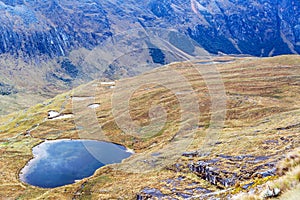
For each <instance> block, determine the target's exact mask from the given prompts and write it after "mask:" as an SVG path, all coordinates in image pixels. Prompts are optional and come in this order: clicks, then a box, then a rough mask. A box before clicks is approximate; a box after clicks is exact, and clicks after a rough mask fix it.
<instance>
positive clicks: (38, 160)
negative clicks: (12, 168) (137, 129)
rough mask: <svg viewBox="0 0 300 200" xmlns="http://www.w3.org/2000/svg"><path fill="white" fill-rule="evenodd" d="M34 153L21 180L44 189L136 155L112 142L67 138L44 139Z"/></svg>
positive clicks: (72, 180) (64, 183)
mask: <svg viewBox="0 0 300 200" xmlns="http://www.w3.org/2000/svg"><path fill="white" fill-rule="evenodd" d="M32 152H33V155H34V158H33V159H32V160H30V161H29V162H28V164H27V165H26V166H25V167H24V168H23V169H22V170H21V172H20V179H21V181H23V182H26V183H28V184H30V185H34V186H38V187H42V188H54V187H58V186H63V185H67V184H71V183H74V182H75V181H76V180H80V179H83V178H85V177H89V176H91V175H93V173H94V172H95V171H96V170H97V169H98V168H100V167H102V166H104V165H107V164H112V163H119V162H121V161H122V160H123V159H125V158H127V157H129V156H130V155H131V154H132V152H129V151H128V150H127V149H126V148H125V147H124V146H121V145H117V144H113V143H109V142H101V141H94V140H65V139H64V140H54V141H46V142H43V143H41V144H40V145H38V146H36V147H34V148H33V149H32Z"/></svg>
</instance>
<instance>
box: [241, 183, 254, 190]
mask: <svg viewBox="0 0 300 200" xmlns="http://www.w3.org/2000/svg"><path fill="white" fill-rule="evenodd" d="M253 184H254V183H253V182H251V183H248V184H246V185H243V186H242V188H243V189H244V190H247V189H248V188H249V187H251V186H252V185H253Z"/></svg>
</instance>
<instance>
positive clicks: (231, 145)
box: [0, 56, 300, 199]
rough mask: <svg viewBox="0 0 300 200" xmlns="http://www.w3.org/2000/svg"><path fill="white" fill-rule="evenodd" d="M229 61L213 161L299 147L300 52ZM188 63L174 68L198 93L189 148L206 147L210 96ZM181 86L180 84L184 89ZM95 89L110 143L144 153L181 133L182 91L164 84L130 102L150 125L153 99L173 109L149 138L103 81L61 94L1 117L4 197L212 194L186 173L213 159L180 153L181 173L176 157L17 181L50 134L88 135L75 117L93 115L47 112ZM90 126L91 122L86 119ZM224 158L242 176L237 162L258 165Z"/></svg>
mask: <svg viewBox="0 0 300 200" xmlns="http://www.w3.org/2000/svg"><path fill="white" fill-rule="evenodd" d="M224 59H227V60H232V62H228V63H223V64H217V68H218V70H219V71H220V73H221V75H222V78H223V81H224V84H225V88H226V93H227V96H228V97H227V98H228V102H227V115H226V122H225V127H224V128H223V130H222V131H221V132H220V133H219V138H218V139H217V141H216V142H218V143H216V145H214V146H213V149H212V153H211V155H210V156H209V158H214V157H217V155H219V154H224V155H230V156H235V155H245V154H251V155H254V156H264V155H271V159H272V160H276V159H278V158H280V157H282V156H284V155H285V154H286V153H288V152H290V151H292V150H293V149H294V148H296V147H299V142H300V135H299V128H300V127H299V123H300V121H299V117H300V102H299V101H300V92H299V91H300V76H299V75H300V57H299V56H280V57H274V58H264V59H256V58H224ZM190 66H191V65H190V64H189V63H177V64H171V65H170V66H169V67H171V69H173V70H177V71H178V72H180V73H182V74H183V75H184V76H185V78H186V79H188V80H189V82H190V83H191V85H192V87H193V90H194V91H197V95H198V98H199V107H200V113H201V116H200V121H199V124H198V125H199V128H198V129H197V131H196V134H195V139H194V142H193V144H192V145H191V146H190V149H188V151H193V150H197V149H199V148H201V146H202V144H203V141H205V140H203V138H204V137H205V129H206V128H207V127H208V126H209V125H210V124H209V116H210V109H209V106H210V104H211V101H210V98H209V94H208V89H207V87H206V84H205V82H204V81H203V79H202V77H201V75H199V73H198V72H197V70H195V68H194V67H190ZM199 66H200V67H204V65H199ZM157 70H158V71H153V72H154V73H157V72H162V71H164V70H167V68H160V69H157ZM153 72H150V73H153ZM180 85H181V84H180V83H178V87H180ZM97 86H99V87H97ZM95 87H96V88H97V90H96V98H95V101H94V102H96V103H100V104H101V106H100V107H99V108H97V109H96V115H97V120H98V122H99V124H101V126H102V129H103V131H104V134H105V135H106V137H107V140H110V141H113V142H117V143H121V144H124V145H126V146H128V147H130V148H133V149H134V150H135V151H136V152H138V153H143V152H146V151H150V152H151V151H155V150H156V149H159V148H162V147H164V146H165V145H167V144H168V143H169V139H170V138H172V136H174V133H175V132H176V131H177V130H178V128H179V124H178V121H179V111H180V107H179V105H178V101H177V99H176V96H175V95H174V94H172V92H171V91H168V90H167V89H166V88H163V87H159V86H155V85H146V86H142V87H141V88H140V89H139V90H137V91H136V92H135V93H134V95H133V96H132V99H131V101H130V105H131V110H130V111H131V112H130V114H131V116H132V117H133V119H134V120H135V121H136V122H137V123H140V124H142V125H147V124H149V118H148V109H149V107H150V106H149V103H147V102H148V101H149V100H150V99H151V102H152V103H154V104H155V103H160V104H161V105H163V106H164V107H165V108H166V110H167V114H168V119H167V123H166V126H165V127H164V129H163V131H161V132H159V133H158V134H156V135H154V136H153V137H150V138H146V139H145V138H138V137H134V136H130V135H127V134H123V133H122V131H121V130H120V129H119V128H118V126H117V125H116V123H115V121H114V118H113V117H112V114H111V94H112V89H110V88H109V87H107V86H100V84H99V83H98V82H92V83H89V84H86V85H82V86H80V87H79V88H77V89H75V90H74V91H72V92H68V93H65V94H62V95H59V96H57V97H55V98H54V99H51V100H49V101H47V102H45V103H43V104H39V105H36V106H34V107H31V108H30V109H28V110H25V111H21V112H16V113H12V114H10V115H7V116H2V117H1V118H0V155H1V156H0V177H1V178H0V199H9V198H11V199H15V198H19V199H38V198H40V199H72V198H74V197H76V198H78V199H91V198H92V199H97V198H99V199H119V198H121V199H134V198H135V197H136V194H137V193H138V192H139V191H141V190H142V189H143V188H145V187H153V188H157V189H160V190H161V191H162V192H163V193H165V194H168V195H170V196H174V197H175V196H176V194H175V193H174V192H172V189H173V188H175V189H176V191H177V192H185V191H186V190H187V189H194V188H195V187H196V186H197V187H203V188H207V189H210V190H212V191H218V190H219V189H218V188H216V187H215V186H213V185H211V184H209V183H208V182H206V181H204V180H202V179H201V178H199V177H198V176H196V175H195V174H194V173H191V172H189V171H188V170H187V167H186V164H187V163H189V162H191V161H194V160H195V161H197V160H205V159H208V157H196V158H187V157H181V158H180V159H179V160H178V161H177V163H178V164H182V170H181V171H179V172H176V171H174V170H173V169H174V167H173V164H175V163H174V162H173V163H170V164H169V165H168V167H166V168H164V169H163V170H161V171H155V172H149V173H128V172H125V171H118V170H113V169H112V167H110V166H107V167H104V168H102V169H99V170H97V172H96V173H95V174H94V175H93V176H92V177H89V178H86V179H84V180H82V181H80V182H77V183H75V184H72V185H67V186H64V187H59V188H55V189H41V188H37V187H32V186H29V185H26V184H24V183H21V182H20V181H19V180H18V172H19V170H20V169H21V168H22V167H23V166H24V165H25V164H26V162H27V161H28V160H29V159H30V158H31V157H32V154H31V148H32V147H33V146H35V145H37V144H39V143H41V142H42V141H43V140H44V139H59V138H78V137H79V136H80V137H81V138H83V137H85V136H83V135H78V131H77V130H76V126H75V122H74V120H75V121H76V120H78V119H80V120H82V121H84V120H87V119H88V118H87V117H83V116H79V117H78V116H76V115H75V116H74V118H69V119H62V120H48V119H47V112H48V111H49V110H56V111H58V112H61V113H64V114H70V113H73V112H75V110H74V109H72V107H73V108H74V105H72V96H75V97H89V96H93V95H94V94H95V93H94V92H93V91H92V89H91V88H95ZM73 100H74V99H73ZM87 101H88V100H87V99H83V100H82V101H78V102H79V104H82V105H83V107H82V108H86V104H87V103H89V102H87ZM77 106H78V103H77ZM76 112H77V113H80V112H82V114H84V111H80V110H76ZM80 117H81V118H80ZM86 123H89V121H88V120H87V122H86ZM99 128H100V126H95V129H94V130H93V131H95V132H97V131H99V130H100V129H99ZM86 137H88V136H86ZM133 158H134V156H133ZM133 158H130V159H128V162H129V163H130V161H131V160H132V159H133ZM269 161H270V160H266V161H263V162H269ZM220 163H221V166H219V167H220V168H222V169H225V170H231V171H235V172H236V173H238V174H239V175H241V177H243V173H241V172H240V171H239V167H238V164H239V165H241V166H244V167H245V169H244V170H246V171H249V172H251V171H253V170H254V167H255V164H254V165H247V164H246V163H243V162H241V163H230V162H228V161H226V160H225V161H222V162H220ZM131 167H133V168H134V167H135V166H134V165H132V166H131ZM178 177H185V178H184V181H180V179H176V178H178ZM168 179H172V180H176V184H175V185H172V183H168V182H167V181H166V180H168ZM251 179H256V183H263V182H265V181H266V180H265V179H264V180H261V181H259V180H260V179H259V177H252V178H250V179H249V178H248V179H247V178H245V177H243V178H242V179H241V184H243V183H244V182H245V183H246V182H249V181H251ZM195 183H196V184H197V185H196V186H195V185H194V184H195ZM200 193H201V192H200ZM195 195H197V194H195ZM200 195H201V194H200ZM176 197H178V196H176Z"/></svg>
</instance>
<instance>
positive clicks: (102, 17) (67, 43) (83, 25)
mask: <svg viewBox="0 0 300 200" xmlns="http://www.w3.org/2000/svg"><path fill="white" fill-rule="evenodd" d="M0 13H1V14H0V20H1V25H0V32H1V34H0V53H10V54H12V55H16V56H24V57H26V56H29V57H33V56H38V55H48V56H49V57H51V58H52V57H56V56H65V55H67V53H68V52H69V51H70V50H72V49H75V48H78V47H84V48H87V49H91V48H93V47H94V46H96V45H98V44H99V43H100V42H101V41H102V40H103V39H105V38H106V37H107V36H109V35H110V34H111V33H110V32H109V23H108V20H107V18H106V13H105V11H104V9H103V8H102V6H101V4H100V3H99V1H56V0H54V1H36V0H29V1H26V2H25V1H22V0H17V1H10V0H5V1H0Z"/></svg>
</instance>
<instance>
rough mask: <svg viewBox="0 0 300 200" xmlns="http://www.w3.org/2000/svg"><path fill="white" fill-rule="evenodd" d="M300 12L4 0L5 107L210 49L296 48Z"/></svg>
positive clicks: (223, 5)
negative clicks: (196, 49) (154, 36)
mask: <svg viewBox="0 0 300 200" xmlns="http://www.w3.org/2000/svg"><path fill="white" fill-rule="evenodd" d="M299 12H300V9H299V2H298V1H295V0H279V1H271V0H268V1H260V0H251V1H240V0H226V1H221V0H214V1H208V0H207V1H206V0H201V1H200V0H191V1H183V0H171V1H166V0H164V1H158V0H142V1H136V0H128V1H123V0H115V1H107V0H104V1H99V0H84V1H82V0H80V1H79V0H76V1H67V0H60V1H58V0H51V1H41V0H27V1H24V0H18V1H15V0H2V1H0V14H1V15H0V21H1V24H0V32H1V34H0V70H1V73H0V92H1V93H0V101H1V104H2V105H6V106H5V107H2V108H0V114H1V113H2V114H4V113H6V114H7V113H9V111H13V110H18V109H24V108H28V107H29V106H32V105H34V104H35V103H38V102H40V100H42V99H47V98H49V97H53V96H54V95H56V94H59V93H61V92H62V91H67V90H68V89H71V88H72V87H73V86H78V85H79V84H81V83H86V82H88V81H91V80H94V79H99V78H104V77H105V78H108V79H119V78H121V77H128V76H134V75H137V74H140V73H142V72H144V71H147V70H149V69H152V68H155V67H157V66H161V65H164V64H167V63H170V62H174V61H183V60H188V59H193V58H195V57H197V56H207V55H208V52H209V53H212V54H218V53H221V54H223V53H225V54H250V55H255V56H274V55H280V54H294V53H299V52H300V22H299V19H300V17H299ZM153 29H157V34H155V35H156V37H157V38H159V37H160V35H159V34H160V33H162V34H163V35H165V36H162V37H161V38H160V41H158V40H157V38H153V36H152V35H151V31H152V30H153ZM141 32H142V34H141V35H139V34H140V33H141ZM147 34H148V37H146V38H145V35H147ZM132 36H134V37H132ZM153 39H154V40H156V42H155V41H154V42H153V41H152V40H153ZM188 40H189V41H188ZM137 41H140V43H139V44H134V43H135V42H137ZM166 43H169V44H166ZM170 46H172V48H169V47H170ZM195 48H198V49H201V48H202V50H201V51H200V53H199V51H194V49H195ZM128 49H130V50H131V52H128ZM174 49H177V50H178V49H179V51H181V52H180V54H178V51H177V50H176V51H174ZM124 52H127V53H125V54H126V55H124ZM129 54H130V55H129ZM174 55H175V56H174ZM182 55H184V56H183V57H182ZM186 55H188V56H186ZM120 57H123V58H120ZM126 57H127V58H126ZM125 58H126V59H125ZM128 60H135V61H136V62H135V63H133V62H129V63H128ZM7 90H9V91H7ZM31 95H33V96H35V98H30V96H31ZM26 101H27V102H26ZM10 102H12V104H13V105H12V106H9V105H10ZM6 108H7V110H6Z"/></svg>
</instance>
